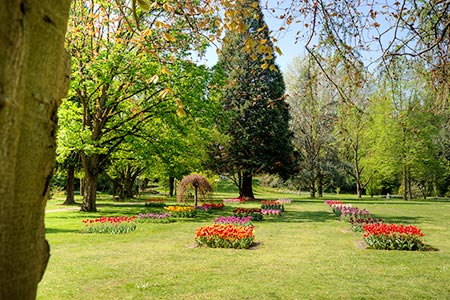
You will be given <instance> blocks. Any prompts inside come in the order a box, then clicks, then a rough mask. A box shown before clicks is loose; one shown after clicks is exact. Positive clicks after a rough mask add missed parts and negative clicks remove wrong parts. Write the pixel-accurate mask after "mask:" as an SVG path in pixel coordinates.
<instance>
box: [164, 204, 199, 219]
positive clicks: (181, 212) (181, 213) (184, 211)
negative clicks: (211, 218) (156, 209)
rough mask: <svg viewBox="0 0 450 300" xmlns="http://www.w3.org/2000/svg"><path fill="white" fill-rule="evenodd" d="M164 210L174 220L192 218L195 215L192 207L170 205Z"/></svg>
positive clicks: (195, 212)
mask: <svg viewBox="0 0 450 300" xmlns="http://www.w3.org/2000/svg"><path fill="white" fill-rule="evenodd" d="M164 209H165V210H167V211H169V212H171V213H172V216H173V217H174V218H193V217H195V216H196V214H197V211H196V210H195V207H193V206H181V205H170V206H165V207H164Z"/></svg>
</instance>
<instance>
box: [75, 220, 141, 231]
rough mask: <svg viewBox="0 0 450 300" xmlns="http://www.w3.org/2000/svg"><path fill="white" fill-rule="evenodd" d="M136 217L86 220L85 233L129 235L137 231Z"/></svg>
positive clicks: (84, 221)
mask: <svg viewBox="0 0 450 300" xmlns="http://www.w3.org/2000/svg"><path fill="white" fill-rule="evenodd" d="M135 219H136V216H132V217H116V216H115V217H101V218H97V219H85V220H82V222H83V223H84V224H85V229H84V231H85V232H88V233H110V234H121V233H129V232H131V231H133V230H135V229H136V223H135V222H134V221H135Z"/></svg>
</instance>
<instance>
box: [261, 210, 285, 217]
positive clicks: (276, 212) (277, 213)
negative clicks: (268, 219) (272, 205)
mask: <svg viewBox="0 0 450 300" xmlns="http://www.w3.org/2000/svg"><path fill="white" fill-rule="evenodd" d="M261 214H263V215H266V216H281V209H261Z"/></svg>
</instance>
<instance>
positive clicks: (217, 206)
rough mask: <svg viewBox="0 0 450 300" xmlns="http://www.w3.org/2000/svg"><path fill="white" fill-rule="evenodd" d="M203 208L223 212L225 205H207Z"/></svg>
mask: <svg viewBox="0 0 450 300" xmlns="http://www.w3.org/2000/svg"><path fill="white" fill-rule="evenodd" d="M202 207H204V208H208V209H217V210H223V209H224V207H225V205H224V204H223V203H205V204H203V205H202Z"/></svg>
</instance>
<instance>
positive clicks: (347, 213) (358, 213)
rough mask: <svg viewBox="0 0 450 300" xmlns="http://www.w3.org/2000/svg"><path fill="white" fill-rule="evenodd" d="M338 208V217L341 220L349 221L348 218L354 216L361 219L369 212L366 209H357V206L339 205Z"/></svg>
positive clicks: (368, 215) (368, 214) (366, 216)
mask: <svg viewBox="0 0 450 300" xmlns="http://www.w3.org/2000/svg"><path fill="white" fill-rule="evenodd" d="M339 210H340V218H341V220H342V221H347V222H349V221H350V218H356V219H363V218H369V217H370V213H369V211H368V210H367V209H359V208H357V207H348V206H341V207H339Z"/></svg>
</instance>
